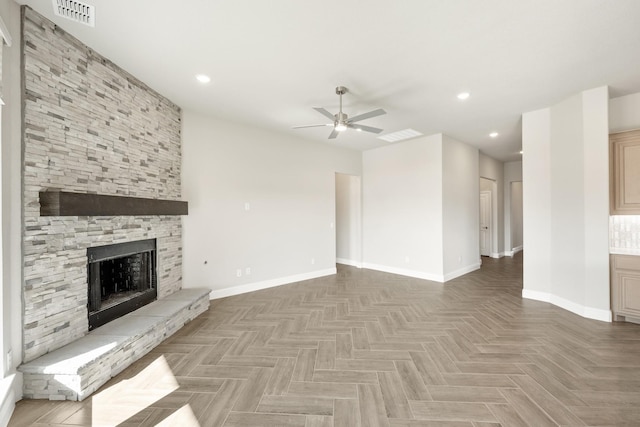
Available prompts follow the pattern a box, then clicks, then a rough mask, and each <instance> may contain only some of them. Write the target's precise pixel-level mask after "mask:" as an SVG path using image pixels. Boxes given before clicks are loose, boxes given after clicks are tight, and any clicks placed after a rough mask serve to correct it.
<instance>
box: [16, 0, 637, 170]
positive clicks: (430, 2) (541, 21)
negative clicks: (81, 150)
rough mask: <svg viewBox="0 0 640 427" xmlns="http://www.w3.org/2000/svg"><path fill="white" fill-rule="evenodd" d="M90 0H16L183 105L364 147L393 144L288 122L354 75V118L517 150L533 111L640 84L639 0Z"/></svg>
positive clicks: (331, 104) (348, 104) (484, 147)
mask: <svg viewBox="0 0 640 427" xmlns="http://www.w3.org/2000/svg"><path fill="white" fill-rule="evenodd" d="M85 2H86V3H89V4H92V5H95V7H96V26H95V28H91V27H87V26H85V25H82V24H79V23H75V22H72V21H68V20H66V19H62V18H59V17H56V16H54V15H53V7H52V2H51V0H19V1H18V3H21V4H28V5H29V6H31V7H32V8H33V9H35V10H37V11H38V12H39V13H41V14H43V15H45V16H46V17H48V18H49V19H51V20H53V21H54V22H56V23H57V24H58V25H59V26H60V27H62V28H63V29H65V30H66V31H67V32H69V33H71V34H73V35H75V36H76V37H78V38H79V39H80V40H82V41H83V42H84V43H86V44H87V45H89V46H90V47H92V48H93V49H94V50H96V51H97V52H99V53H101V54H102V55H104V56H106V57H107V58H109V59H111V60H112V61H113V62H115V63H116V64H118V65H120V66H121V67H122V68H124V69H125V70H127V71H129V72H130V73H131V74H133V75H135V76H136V77H138V78H139V79H141V80H142V81H144V82H145V83H147V84H148V85H149V86H151V87H152V88H154V89H155V90H157V91H158V92H160V93H161V94H163V95H165V96H167V97H168V98H169V99H171V100H172V101H173V102H175V103H176V104H178V105H179V106H181V107H182V108H183V109H185V110H192V111H197V112H201V113H204V114H207V115H211V116H214V117H218V118H222V119H225V120H230V121H234V122H239V123H244V124H248V125H253V126H258V127H261V128H266V129H271V130H274V131H277V132H282V133H287V134H290V135H296V136H298V137H301V138H306V139H311V140H316V141H319V142H321V143H329V144H336V145H339V146H346V147H351V148H354V149H358V150H364V149H368V148H373V147H377V146H381V145H385V144H388V143H386V142H384V141H381V140H379V139H376V137H375V135H374V134H370V133H365V132H354V131H347V132H345V133H342V134H341V135H340V136H339V137H338V138H337V139H335V140H327V136H328V134H329V132H330V129H329V128H310V129H297V130H293V129H291V127H292V126H294V125H305V124H315V123H325V122H326V119H325V118H324V117H323V116H321V115H320V114H318V113H317V112H316V111H314V110H312V107H314V106H322V107H325V108H326V109H328V110H330V111H331V112H336V111H337V109H338V97H337V95H336V94H335V87H336V86H338V85H342V86H346V87H347V88H348V89H349V90H350V93H348V94H347V95H345V98H344V111H345V112H347V113H348V114H349V115H350V116H354V115H357V114H360V113H363V112H367V111H369V110H372V109H375V108H384V109H385V110H386V111H387V115H385V116H380V117H376V118H372V119H369V120H365V121H363V122H362V124H366V125H370V126H376V127H381V128H384V132H383V133H389V132H395V131H398V130H402V129H405V128H413V129H415V130H418V131H420V132H422V133H423V134H425V135H429V134H434V133H440V132H442V133H445V134H448V135H450V136H451V137H453V138H455V139H458V140H460V141H463V142H466V143H468V144H471V145H474V146H477V147H478V148H479V149H480V150H481V151H482V152H484V153H486V154H488V155H490V156H492V157H495V158H497V159H500V160H504V161H508V160H518V159H519V158H520V155H519V151H520V147H521V139H522V138H521V114H522V113H523V112H527V111H532V110H536V109H539V108H544V107H547V106H550V105H552V104H554V103H556V102H558V101H561V100H562V99H564V98H566V97H568V96H570V95H572V94H575V93H577V92H579V91H582V90H586V89H591V88H594V87H598V86H602V85H609V87H610V95H611V97H616V96H622V95H626V94H629V93H634V92H640V1H638V0H615V1H613V0H561V1H559V0H483V1H477V0H446V1H445V0H401V1H392V0H367V1H364V0H360V1H358V0H323V1H304V0H272V1H265V0H181V1H176V0H86V1H85ZM198 73H204V74H208V75H209V76H211V78H212V81H211V83H209V84H207V85H202V84H200V83H198V82H197V81H196V80H195V77H194V76H195V75H196V74H198ZM462 91H468V92H470V93H471V96H470V98H469V99H468V100H466V101H464V102H462V101H459V100H458V99H457V98H456V95H457V94H458V93H459V92H462ZM492 131H496V132H499V134H500V135H499V137H497V138H495V139H492V138H490V137H489V133H490V132H492Z"/></svg>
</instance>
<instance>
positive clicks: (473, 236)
mask: <svg viewBox="0 0 640 427" xmlns="http://www.w3.org/2000/svg"><path fill="white" fill-rule="evenodd" d="M442 147H443V148H442V165H443V166H442V218H443V220H442V224H443V227H442V228H443V251H444V253H443V265H444V267H443V269H444V272H443V273H444V279H445V281H446V280H450V279H453V278H455V277H458V276H461V275H463V274H466V273H468V272H470V271H473V270H477V269H478V268H480V214H479V211H480V180H479V179H478V177H479V176H480V175H479V159H478V156H479V152H478V149H477V148H475V147H471V146H470V145H467V144H464V143H462V142H460V141H456V140H455V139H453V138H450V137H448V136H446V135H443V145H442Z"/></svg>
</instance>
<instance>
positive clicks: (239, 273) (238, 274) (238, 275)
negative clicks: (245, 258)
mask: <svg viewBox="0 0 640 427" xmlns="http://www.w3.org/2000/svg"><path fill="white" fill-rule="evenodd" d="M236 276H237V277H242V269H241V268H239V269H237V270H236Z"/></svg>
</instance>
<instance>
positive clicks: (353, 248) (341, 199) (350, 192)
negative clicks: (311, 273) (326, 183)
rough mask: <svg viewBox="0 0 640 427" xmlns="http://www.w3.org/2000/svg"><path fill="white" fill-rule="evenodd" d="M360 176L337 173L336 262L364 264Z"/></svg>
mask: <svg viewBox="0 0 640 427" xmlns="http://www.w3.org/2000/svg"><path fill="white" fill-rule="evenodd" d="M361 187H362V185H361V179H360V177H359V176H353V175H345V174H342V173H336V262H338V263H339V264H346V265H352V266H355V267H361V266H362V212H361V211H362V209H361V203H362V192H361Z"/></svg>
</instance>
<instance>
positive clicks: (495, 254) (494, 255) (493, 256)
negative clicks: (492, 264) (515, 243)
mask: <svg viewBox="0 0 640 427" xmlns="http://www.w3.org/2000/svg"><path fill="white" fill-rule="evenodd" d="M489 256H490V257H491V258H502V257H503V256H504V252H491V255H489Z"/></svg>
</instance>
